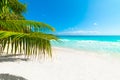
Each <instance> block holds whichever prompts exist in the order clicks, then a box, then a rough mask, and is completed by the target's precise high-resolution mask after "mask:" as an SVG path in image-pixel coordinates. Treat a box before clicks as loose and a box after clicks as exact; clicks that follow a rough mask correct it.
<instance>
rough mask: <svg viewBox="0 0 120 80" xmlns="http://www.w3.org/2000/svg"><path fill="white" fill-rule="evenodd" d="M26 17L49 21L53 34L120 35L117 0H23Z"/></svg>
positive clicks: (118, 2)
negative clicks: (54, 30)
mask: <svg viewBox="0 0 120 80" xmlns="http://www.w3.org/2000/svg"><path fill="white" fill-rule="evenodd" d="M22 1H23V2H24V3H26V4H27V7H28V8H27V9H28V10H27V13H25V17H26V18H27V19H29V20H36V21H40V22H44V23H48V24H50V25H51V26H53V27H55V29H56V32H55V33H56V34H62V35H63V34H71V35H120V0H22Z"/></svg>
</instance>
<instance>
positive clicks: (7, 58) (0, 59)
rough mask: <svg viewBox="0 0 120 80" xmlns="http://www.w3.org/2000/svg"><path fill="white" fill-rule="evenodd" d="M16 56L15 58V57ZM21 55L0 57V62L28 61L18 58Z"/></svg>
mask: <svg viewBox="0 0 120 80" xmlns="http://www.w3.org/2000/svg"><path fill="white" fill-rule="evenodd" d="M16 56H17V57H16ZM18 56H21V54H16V55H4V56H0V62H15V61H18V60H19V61H28V60H29V59H28V58H21V57H20V58H18Z"/></svg>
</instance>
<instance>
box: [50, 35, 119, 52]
mask: <svg viewBox="0 0 120 80" xmlns="http://www.w3.org/2000/svg"><path fill="white" fill-rule="evenodd" d="M58 37H59V38H60V41H59V42H55V41H51V43H52V46H55V47H65V48H72V49H77V50H86V51H92V52H98V53H99V52H100V53H101V52H104V53H117V54H120V36H58Z"/></svg>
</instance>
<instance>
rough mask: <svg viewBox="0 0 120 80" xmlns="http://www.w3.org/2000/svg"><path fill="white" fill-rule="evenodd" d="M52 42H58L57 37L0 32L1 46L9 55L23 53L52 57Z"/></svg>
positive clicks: (42, 34)
mask: <svg viewBox="0 0 120 80" xmlns="http://www.w3.org/2000/svg"><path fill="white" fill-rule="evenodd" d="M50 40H57V37H55V36H54V35H51V34H44V33H36V32H34V33H18V32H10V31H0V44H1V46H2V49H3V50H5V49H6V51H7V53H13V54H16V53H23V54H24V55H27V56H29V55H40V54H44V55H46V54H47V55H49V56H52V53H51V44H50ZM1 54H2V53H1Z"/></svg>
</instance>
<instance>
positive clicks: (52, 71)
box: [0, 47, 120, 80]
mask: <svg viewBox="0 0 120 80" xmlns="http://www.w3.org/2000/svg"><path fill="white" fill-rule="evenodd" d="M52 48H53V57H52V59H51V58H47V59H42V60H41V59H40V60H41V61H38V60H28V61H23V60H20V59H18V60H14V61H12V60H11V61H9V59H10V58H8V61H6V60H4V61H1V62H0V67H1V68H0V75H1V74H10V75H16V76H21V77H23V78H25V79H27V80H120V69H119V68H120V59H116V58H115V57H112V56H109V55H98V54H95V53H90V52H86V51H77V50H73V49H66V48H58V47H52ZM18 57H19V56H18ZM13 59H14V58H13Z"/></svg>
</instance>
